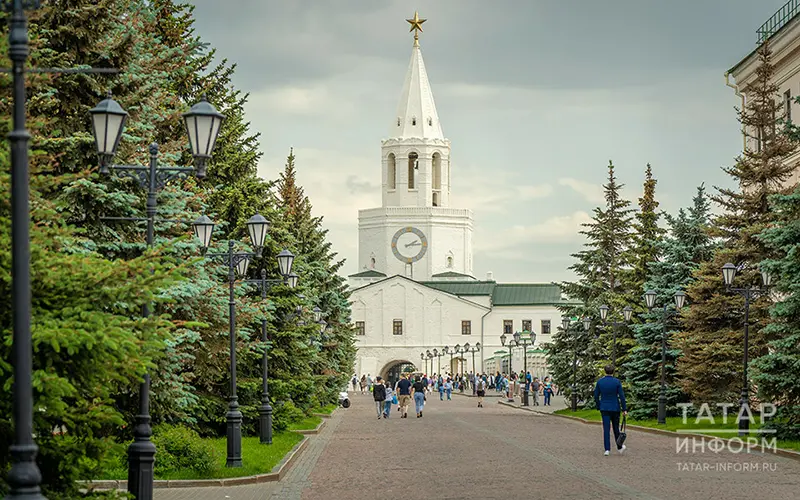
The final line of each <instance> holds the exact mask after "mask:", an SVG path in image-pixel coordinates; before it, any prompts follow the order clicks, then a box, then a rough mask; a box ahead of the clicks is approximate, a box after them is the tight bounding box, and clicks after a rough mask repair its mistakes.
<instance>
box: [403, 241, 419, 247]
mask: <svg viewBox="0 0 800 500" xmlns="http://www.w3.org/2000/svg"><path fill="white" fill-rule="evenodd" d="M419 244H420V243H419V240H414V241H412V242H411V243H407V244H406V248H408V247H416V246H419Z"/></svg>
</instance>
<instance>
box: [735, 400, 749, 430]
mask: <svg viewBox="0 0 800 500" xmlns="http://www.w3.org/2000/svg"><path fill="white" fill-rule="evenodd" d="M738 418H739V436H747V435H748V434H750V405H749V404H748V402H747V399H745V398H744V397H742V399H741V400H740V401H739V415H738Z"/></svg>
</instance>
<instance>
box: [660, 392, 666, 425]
mask: <svg viewBox="0 0 800 500" xmlns="http://www.w3.org/2000/svg"><path fill="white" fill-rule="evenodd" d="M658 423H659V424H666V423H667V396H666V395H664V394H661V395H659V396H658Z"/></svg>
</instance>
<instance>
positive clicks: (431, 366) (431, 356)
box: [425, 350, 433, 377]
mask: <svg viewBox="0 0 800 500" xmlns="http://www.w3.org/2000/svg"><path fill="white" fill-rule="evenodd" d="M425 357H427V358H428V360H430V362H431V363H430V371H428V377H430V376H431V375H433V353H432V352H431V351H430V350H428V351H425ZM425 366H426V367H427V366H428V365H427V364H426V365H425Z"/></svg>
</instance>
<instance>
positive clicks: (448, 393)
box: [447, 389, 453, 401]
mask: <svg viewBox="0 0 800 500" xmlns="http://www.w3.org/2000/svg"><path fill="white" fill-rule="evenodd" d="M452 393H453V390H452V389H447V400H448V401H450V394H452Z"/></svg>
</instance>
